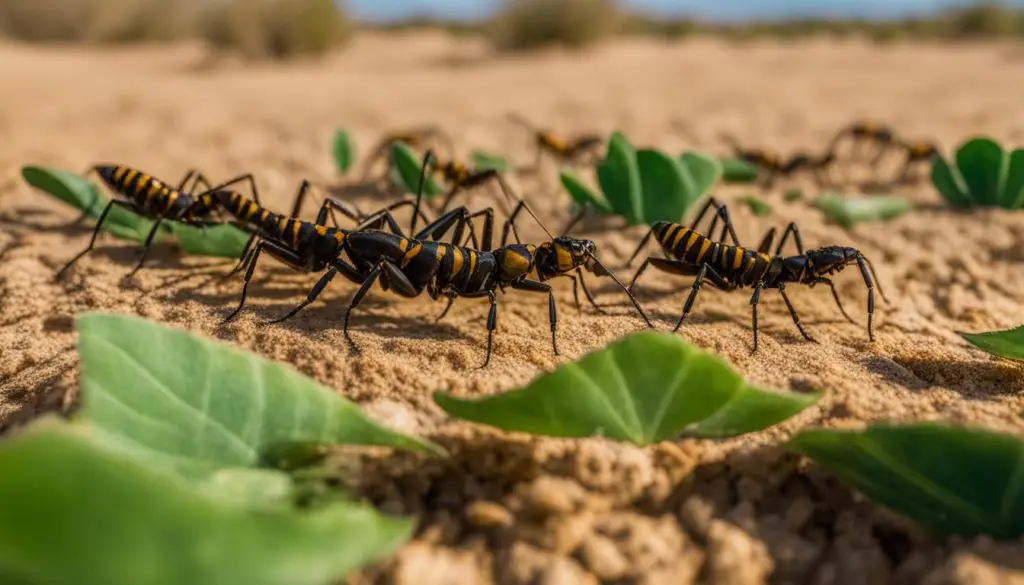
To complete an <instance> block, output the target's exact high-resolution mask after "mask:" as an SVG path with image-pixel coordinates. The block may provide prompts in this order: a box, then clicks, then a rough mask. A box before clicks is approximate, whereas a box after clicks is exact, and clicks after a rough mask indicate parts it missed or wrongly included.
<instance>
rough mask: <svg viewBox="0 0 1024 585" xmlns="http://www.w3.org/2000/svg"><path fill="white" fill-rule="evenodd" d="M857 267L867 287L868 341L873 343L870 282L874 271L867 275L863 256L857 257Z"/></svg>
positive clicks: (872, 308)
mask: <svg viewBox="0 0 1024 585" xmlns="http://www.w3.org/2000/svg"><path fill="white" fill-rule="evenodd" d="M857 266H858V267H860V274H861V276H863V277H864V284H865V285H866V286H867V287H868V339H870V340H871V341H874V340H875V334H874V332H872V330H871V321H872V317H873V316H874V314H875V286H874V283H873V282H872V279H871V274H874V272H875V271H874V269H872V270H871V274H868V267H870V263H867V259H866V258H864V257H863V256H858V257H857ZM878 292H882V289H881V288H879V289H878ZM882 298H883V299H884V298H885V296H884V295H883V296H882Z"/></svg>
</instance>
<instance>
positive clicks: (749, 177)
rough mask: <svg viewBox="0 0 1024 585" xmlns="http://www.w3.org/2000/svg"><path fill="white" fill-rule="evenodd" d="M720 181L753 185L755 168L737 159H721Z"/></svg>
mask: <svg viewBox="0 0 1024 585" xmlns="http://www.w3.org/2000/svg"><path fill="white" fill-rule="evenodd" d="M720 160H721V163H722V180H723V181H725V182H726V183H753V182H754V181H756V180H757V175H758V171H757V167H755V166H754V165H752V164H750V163H748V162H747V161H745V160H743V159H739V158H723V159H720Z"/></svg>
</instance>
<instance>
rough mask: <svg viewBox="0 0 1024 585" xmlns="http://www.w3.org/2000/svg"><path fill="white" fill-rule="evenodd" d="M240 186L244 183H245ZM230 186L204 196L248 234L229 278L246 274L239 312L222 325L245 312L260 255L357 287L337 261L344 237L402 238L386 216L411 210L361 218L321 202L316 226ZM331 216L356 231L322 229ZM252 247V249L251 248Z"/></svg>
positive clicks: (350, 270) (355, 273) (356, 273)
mask: <svg viewBox="0 0 1024 585" xmlns="http://www.w3.org/2000/svg"><path fill="white" fill-rule="evenodd" d="M240 180H245V178H244V177H243V178H242V179H240ZM229 183H230V182H229ZM229 183H225V184H224V185H220V186H218V187H216V188H215V189H213V190H211V191H210V192H209V193H210V194H212V195H213V196H214V198H215V202H216V204H217V205H218V206H219V207H220V208H222V209H224V210H225V211H227V212H228V213H230V214H231V215H233V216H234V217H235V218H236V222H235V225H237V226H238V227H240V228H242V229H246V230H248V231H250V232H252V237H250V239H249V241H248V242H247V243H246V246H245V248H244V250H243V252H242V255H241V259H240V260H239V263H238V265H237V266H236V267H235V268H234V269H233V270H232V271H231V272H230V273H228V276H230V275H231V274H235V273H237V272H238V271H240V270H242V269H245V278H244V284H243V285H242V293H241V298H240V300H239V303H238V307H237V308H236V309H235V310H234V311H232V312H231V313H230V314H229V315H228V316H227V317H225V319H224V321H225V322H227V321H230V320H231V319H233V318H235V316H237V315H238V314H239V312H240V311H241V310H242V308H243V307H244V306H245V301H246V297H247V293H248V287H249V283H250V281H251V280H252V277H253V274H254V272H255V270H256V266H257V263H258V262H259V258H260V256H261V254H262V253H263V252H266V253H267V254H269V255H270V256H271V257H273V258H275V259H277V260H279V261H280V262H282V263H283V264H285V265H286V266H289V267H290V268H292V269H294V270H296V271H298V272H321V271H323V270H325V269H328V268H330V272H329V273H330V274H331V278H333V275H335V274H337V273H338V272H341V273H342V274H343V275H344V276H345V277H346V278H349V279H350V280H352V281H354V282H362V280H363V273H362V272H360V269H359V268H357V267H356V266H353V265H352V264H351V263H348V262H345V261H344V259H343V258H341V255H342V253H344V252H346V251H349V248H347V242H348V238H349V236H350V235H351V234H352V233H353V232H354V231H371V232H375V231H376V230H377V228H380V227H387V228H389V229H390V230H392V231H393V232H395V233H401V228H400V227H399V226H398V223H397V221H395V219H394V217H393V216H392V215H391V212H392V211H394V210H395V209H397V208H399V207H402V206H407V205H412V204H413V202H412V201H410V200H402V201H398V202H396V203H393V204H392V205H390V206H388V207H386V208H384V209H382V210H380V211H377V212H375V213H371V214H369V215H362V214H358V213H357V212H354V211H353V210H351V209H349V208H348V207H346V206H345V205H343V204H340V203H339V202H337V201H335V200H333V199H331V198H325V199H324V202H323V204H322V205H321V206H320V210H319V212H318V213H317V218H316V220H315V221H313V222H310V221H303V220H301V219H298V218H296V217H293V216H287V215H283V214H278V213H274V212H272V211H270V210H268V209H266V208H265V207H263V206H261V205H260V204H259V203H258V201H257V200H254V199H250V198H247V197H245V196H243V195H242V194H240V193H238V192H237V191H231V190H227V189H225V186H229ZM308 187H309V183H308V182H307V181H304V182H303V184H302V187H300V190H299V195H298V196H297V197H296V205H295V209H298V208H299V207H301V201H302V199H303V197H304V194H303V193H304V191H305V190H307V189H308ZM204 195H206V193H204ZM335 210H337V211H340V212H341V213H342V214H344V215H346V216H347V217H349V218H351V219H353V220H355V221H357V222H358V223H359V225H358V226H357V227H356V228H355V230H346V229H343V228H340V227H337V225H335V227H327V225H326V223H327V219H328V216H329V215H331V214H332V213H333V211H335ZM417 212H418V210H417ZM454 215H457V214H453V216H454ZM424 219H426V218H424ZM335 224H336V222H335ZM254 241H255V245H253V242H254ZM350 256H351V254H350ZM325 286H326V284H325ZM303 306H304V305H303ZM296 312H297V311H296ZM293 314H294V313H290V314H288V315H286V316H285V317H284V318H282V319H279V320H278V321H281V320H284V319H287V318H288V317H290V316H291V315H293Z"/></svg>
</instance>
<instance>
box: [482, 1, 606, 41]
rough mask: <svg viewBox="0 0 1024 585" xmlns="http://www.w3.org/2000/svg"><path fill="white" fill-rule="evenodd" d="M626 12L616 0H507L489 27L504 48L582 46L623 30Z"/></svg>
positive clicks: (492, 35) (494, 37)
mask: <svg viewBox="0 0 1024 585" xmlns="http://www.w3.org/2000/svg"><path fill="white" fill-rule="evenodd" d="M622 16H623V13H622V11H621V10H620V9H619V7H618V3H617V2H616V0H505V4H504V7H503V8H502V10H500V11H499V12H498V14H497V15H495V16H494V18H492V19H491V20H490V22H488V23H487V24H486V25H485V27H486V28H485V30H486V32H487V36H488V37H489V39H490V41H491V43H492V44H493V45H494V47H495V48H496V49H498V50H501V51H521V50H528V49H536V48H540V47H547V46H552V45H560V46H565V47H570V48H574V49H578V48H582V47H585V46H587V45H591V44H593V43H594V42H596V41H598V40H601V39H602V38H604V37H607V36H609V35H611V34H613V33H615V32H617V31H618V30H620V29H621V26H622Z"/></svg>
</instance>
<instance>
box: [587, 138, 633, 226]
mask: <svg viewBox="0 0 1024 585" xmlns="http://www.w3.org/2000/svg"><path fill="white" fill-rule="evenodd" d="M597 181H598V183H599V184H600V185H601V192H602V193H603V194H604V197H605V199H607V200H608V203H610V204H611V206H612V209H613V210H615V213H617V214H619V215H621V216H623V217H625V218H626V221H628V222H629V223H630V225H639V224H641V223H643V217H644V209H643V200H642V199H643V185H642V183H641V182H640V168H639V166H638V165H637V162H636V149H635V148H633V145H632V144H630V142H629V139H627V138H626V137H625V135H623V134H622V133H621V132H614V133H613V134H612V136H611V138H610V139H609V140H608V153H607V154H606V155H605V158H604V160H603V161H601V163H600V164H599V165H598V166H597Z"/></svg>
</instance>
